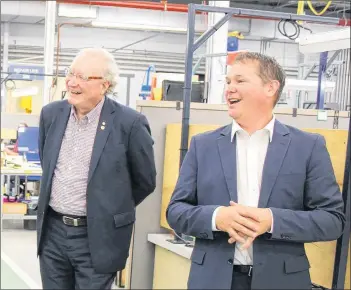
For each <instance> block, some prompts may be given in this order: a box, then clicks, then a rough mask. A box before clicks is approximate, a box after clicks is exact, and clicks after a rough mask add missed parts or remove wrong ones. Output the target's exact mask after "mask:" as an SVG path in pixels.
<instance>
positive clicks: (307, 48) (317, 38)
mask: <svg viewBox="0 0 351 290" xmlns="http://www.w3.org/2000/svg"><path fill="white" fill-rule="evenodd" d="M347 48H350V28H349V27H348V28H343V29H338V30H333V31H328V32H321V33H314V34H309V35H306V36H305V37H301V38H300V41H299V49H300V52H301V53H320V52H324V51H334V50H339V49H347Z"/></svg>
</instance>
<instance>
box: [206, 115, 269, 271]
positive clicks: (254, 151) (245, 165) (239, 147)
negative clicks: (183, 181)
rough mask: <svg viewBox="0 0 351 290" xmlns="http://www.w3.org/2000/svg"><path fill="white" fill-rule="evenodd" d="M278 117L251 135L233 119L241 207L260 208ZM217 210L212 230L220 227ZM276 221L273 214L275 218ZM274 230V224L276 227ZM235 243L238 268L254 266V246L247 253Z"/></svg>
mask: <svg viewBox="0 0 351 290" xmlns="http://www.w3.org/2000/svg"><path fill="white" fill-rule="evenodd" d="M274 123H275V116H274V115H273V118H272V120H271V121H270V122H269V123H268V124H267V126H265V127H264V128H263V129H261V130H258V131H256V132H255V133H253V134H251V135H249V134H248V133H247V132H246V131H244V130H243V129H242V128H241V127H240V126H239V125H238V123H236V122H235V121H234V120H233V124H232V134H231V140H232V141H233V138H234V136H236V169H237V170H236V171H237V193H238V204H242V205H245V206H251V207H257V206H258V200H259V197H260V190H261V181H262V171H263V165H264V161H265V158H266V154H267V148H268V144H269V143H270V142H271V141H272V138H273V130H274ZM218 209H219V208H217V209H216V210H215V212H214V213H213V217H212V230H214V231H218V229H217V228H216V214H217V211H218ZM272 218H273V215H272ZM272 230H273V221H272V228H271V231H270V232H272ZM240 246H241V244H240V243H236V244H235V255H234V265H253V252H252V245H251V246H250V247H249V248H248V249H247V250H242V249H241V248H240Z"/></svg>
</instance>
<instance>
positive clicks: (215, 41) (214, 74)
mask: <svg viewBox="0 0 351 290" xmlns="http://www.w3.org/2000/svg"><path fill="white" fill-rule="evenodd" d="M209 6H214V7H226V8H228V7H230V1H210V2H209ZM222 17H223V15H222V14H221V13H217V12H209V13H208V28H211V27H213V26H215V25H216V23H217V22H218V21H220V20H222V19H223V20H224V19H225V18H222ZM229 17H231V16H230V15H229ZM228 25H229V24H228V21H225V23H224V24H223V25H222V26H221V28H219V29H218V31H216V32H215V33H214V34H213V36H212V37H211V38H209V40H208V42H207V45H206V53H207V54H216V53H226V52H227V42H228ZM206 63H207V65H206V68H207V69H206V77H207V86H208V87H207V95H206V97H207V98H208V103H210V104H221V103H223V102H224V75H225V74H226V72H227V56H221V57H211V58H207V59H206Z"/></svg>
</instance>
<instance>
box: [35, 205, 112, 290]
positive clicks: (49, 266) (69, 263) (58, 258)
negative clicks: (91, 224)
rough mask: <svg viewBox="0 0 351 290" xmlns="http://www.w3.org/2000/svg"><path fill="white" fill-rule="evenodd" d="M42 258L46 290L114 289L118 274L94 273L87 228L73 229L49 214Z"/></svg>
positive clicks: (41, 268)
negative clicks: (113, 284)
mask: <svg viewBox="0 0 351 290" xmlns="http://www.w3.org/2000/svg"><path fill="white" fill-rule="evenodd" d="M45 222H46V229H45V232H44V236H43V242H42V251H41V254H40V256H39V262H40V273H41V280H42V284H43V289H111V286H112V283H113V281H114V278H115V277H116V273H111V274H98V273H96V272H95V270H94V268H93V266H92V262H91V256H90V250H89V245H88V233H87V227H85V226H83V227H72V226H67V225H65V224H64V223H63V221H62V217H59V216H57V215H55V214H53V212H52V210H51V211H50V212H49V214H48V217H47V220H46V221H45Z"/></svg>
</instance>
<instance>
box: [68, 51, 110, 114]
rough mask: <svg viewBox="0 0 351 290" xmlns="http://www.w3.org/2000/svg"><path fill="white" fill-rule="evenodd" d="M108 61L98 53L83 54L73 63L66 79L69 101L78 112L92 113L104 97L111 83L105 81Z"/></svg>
mask: <svg viewBox="0 0 351 290" xmlns="http://www.w3.org/2000/svg"><path fill="white" fill-rule="evenodd" d="M107 65H108V64H107V61H106V59H105V57H104V55H103V54H101V53H98V52H91V51H88V52H83V53H82V54H79V55H78V56H77V57H76V58H75V60H74V61H73V63H72V65H71V67H70V69H69V71H68V73H67V77H66V89H67V100H68V102H69V103H70V104H72V105H73V106H74V107H75V108H76V110H77V112H81V113H83V114H86V113H88V112H89V111H91V110H92V109H93V108H94V107H95V106H96V105H97V104H98V103H99V102H100V101H101V100H102V98H103V97H104V95H105V93H106V90H107V89H108V87H109V82H108V81H106V80H105V79H104V75H105V71H106V68H107Z"/></svg>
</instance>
